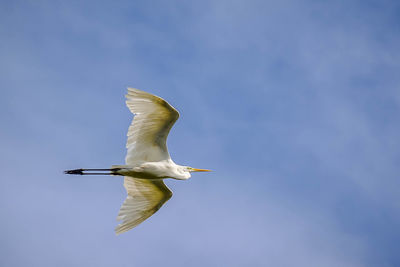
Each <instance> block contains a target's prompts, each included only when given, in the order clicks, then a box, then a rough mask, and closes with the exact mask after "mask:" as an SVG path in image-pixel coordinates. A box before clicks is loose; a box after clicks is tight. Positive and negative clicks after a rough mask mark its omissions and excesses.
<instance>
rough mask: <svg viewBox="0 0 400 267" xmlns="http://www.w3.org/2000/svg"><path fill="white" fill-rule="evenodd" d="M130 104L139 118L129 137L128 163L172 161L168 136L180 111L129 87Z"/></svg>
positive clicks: (131, 127)
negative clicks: (170, 159) (168, 146)
mask: <svg viewBox="0 0 400 267" xmlns="http://www.w3.org/2000/svg"><path fill="white" fill-rule="evenodd" d="M126 105H127V106H128V108H129V110H130V111H131V112H132V113H133V114H134V115H135V117H134V118H133V121H132V123H131V125H130V127H129V130H128V134H127V136H128V141H127V143H126V147H127V149H128V152H127V155H126V158H125V161H126V163H127V164H130V163H131V164H132V163H139V162H143V161H161V160H167V159H169V158H170V156H169V153H168V149H167V136H168V133H169V131H170V130H171V128H172V126H173V125H174V123H175V122H176V120H177V119H178V118H179V113H178V111H177V110H176V109H175V108H174V107H172V106H171V105H170V104H168V102H167V101H165V100H164V99H162V98H160V97H158V96H155V95H152V94H149V93H146V92H143V91H141V90H138V89H134V88H128V94H127V95H126Z"/></svg>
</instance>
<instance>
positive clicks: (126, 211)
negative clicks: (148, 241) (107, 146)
mask: <svg viewBox="0 0 400 267" xmlns="http://www.w3.org/2000/svg"><path fill="white" fill-rule="evenodd" d="M126 99H127V100H126V105H127V106H128V108H129V110H130V111H131V112H132V113H133V114H134V115H135V116H134V118H133V121H132V123H131V125H130V127H129V130H128V134H127V136H128V140H127V143H126V148H127V154H126V157H125V163H126V165H114V166H113V167H112V168H111V169H76V170H69V171H66V173H68V174H80V175H88V174H92V175H93V174H95V175H98V174H111V175H123V176H125V178H124V186H125V188H126V191H127V193H128V196H127V198H126V199H125V201H124V203H123V204H122V206H121V209H120V211H119V213H118V216H117V220H118V221H122V223H121V224H119V225H118V226H117V227H116V228H115V232H116V233H117V234H120V233H123V232H126V231H128V230H130V229H132V228H133V227H135V226H137V225H138V224H140V223H141V222H143V221H144V220H146V219H147V218H148V217H150V216H151V215H153V214H154V213H155V212H156V211H157V210H159V209H160V208H161V206H162V205H163V204H164V203H165V202H166V201H168V199H170V198H171V196H172V192H171V190H170V189H169V188H168V187H167V186H166V185H165V184H164V182H163V179H165V178H174V179H178V180H186V179H189V178H190V176H191V175H190V172H195V171H209V170H204V169H195V168H192V167H189V166H180V165H177V164H175V163H174V162H173V161H172V159H171V157H170V155H169V153H168V149H167V136H168V133H169V131H170V130H171V128H172V126H173V125H174V123H175V121H176V120H177V119H178V118H179V113H178V111H176V109H175V108H173V107H172V106H171V105H170V104H168V103H167V102H166V101H165V100H164V99H162V98H160V97H158V96H155V95H152V94H149V93H146V92H143V91H141V90H138V89H134V88H128V94H127V95H126ZM93 171H110V172H109V173H98V172H96V173H93Z"/></svg>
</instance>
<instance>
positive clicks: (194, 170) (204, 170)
mask: <svg viewBox="0 0 400 267" xmlns="http://www.w3.org/2000/svg"><path fill="white" fill-rule="evenodd" d="M191 171H192V172H210V171H211V170H206V169H196V168H192V170H191Z"/></svg>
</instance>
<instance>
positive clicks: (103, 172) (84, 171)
mask: <svg viewBox="0 0 400 267" xmlns="http://www.w3.org/2000/svg"><path fill="white" fill-rule="evenodd" d="M118 170H119V169H118V168H113V169H75V170H67V171H64V173H65V174H75V175H121V174H118V173H117V171H118Z"/></svg>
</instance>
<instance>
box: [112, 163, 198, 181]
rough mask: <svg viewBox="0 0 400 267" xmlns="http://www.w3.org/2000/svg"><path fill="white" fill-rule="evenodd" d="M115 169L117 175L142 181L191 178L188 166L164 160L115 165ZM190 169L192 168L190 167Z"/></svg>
mask: <svg viewBox="0 0 400 267" xmlns="http://www.w3.org/2000/svg"><path fill="white" fill-rule="evenodd" d="M112 168H113V169H118V170H117V171H115V174H118V175H124V176H131V177H135V178H141V179H149V180H157V179H165V178H173V179H176V180H187V179H189V178H190V177H191V175H190V169H188V167H187V166H180V165H177V164H175V162H173V161H172V160H170V159H169V160H162V161H155V162H144V163H141V164H139V165H136V166H135V165H132V166H129V165H114V166H113V167H112ZM189 168H190V167H189Z"/></svg>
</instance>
